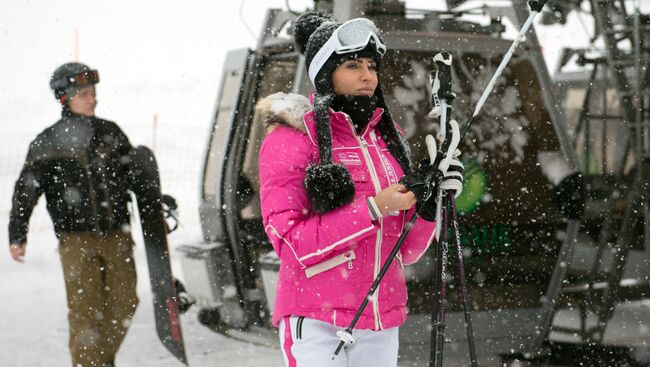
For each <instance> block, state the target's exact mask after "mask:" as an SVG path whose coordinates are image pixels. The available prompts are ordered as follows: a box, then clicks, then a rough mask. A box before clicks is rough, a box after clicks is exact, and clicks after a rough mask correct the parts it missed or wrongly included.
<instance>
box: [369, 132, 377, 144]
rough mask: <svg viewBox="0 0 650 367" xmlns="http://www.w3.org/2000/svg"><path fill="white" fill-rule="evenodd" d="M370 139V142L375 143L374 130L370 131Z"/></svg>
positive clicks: (375, 135)
mask: <svg viewBox="0 0 650 367" xmlns="http://www.w3.org/2000/svg"><path fill="white" fill-rule="evenodd" d="M370 139H372V142H373V143H375V144H377V134H375V130H371V131H370Z"/></svg>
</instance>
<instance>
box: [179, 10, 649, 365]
mask: <svg viewBox="0 0 650 367" xmlns="http://www.w3.org/2000/svg"><path fill="white" fill-rule="evenodd" d="M584 2H585V3H589V4H590V5H591V7H589V9H593V10H589V11H588V12H589V14H590V15H591V16H592V18H593V19H594V20H595V24H596V31H597V32H596V34H595V35H594V38H593V40H592V41H596V39H597V38H599V39H601V40H603V42H604V44H605V47H602V52H601V54H600V55H599V56H597V57H592V56H590V54H589V53H588V52H586V51H583V50H580V49H575V50H566V51H565V52H564V54H563V55H564V56H565V57H564V61H567V60H571V59H576V58H577V59H578V61H579V62H578V63H577V64H578V65H579V66H581V67H583V69H584V70H583V71H582V72H578V73H576V72H572V73H568V72H563V71H562V70H558V72H557V73H556V80H551V76H550V75H549V73H548V71H547V66H546V64H545V62H544V58H543V55H542V52H541V48H540V45H539V44H538V41H537V37H536V35H535V31H534V29H531V31H529V33H528V35H527V38H526V40H525V42H523V44H522V47H520V49H519V50H518V51H517V53H516V55H515V57H514V58H513V59H512V60H511V61H510V64H509V65H508V67H507V68H506V70H505V72H504V73H503V75H502V77H501V78H499V80H498V81H497V84H496V87H495V89H494V92H493V94H492V95H491V96H490V97H489V98H488V100H487V102H486V105H485V107H484V109H483V112H482V114H481V115H480V116H479V117H477V118H476V119H475V120H474V123H473V125H472V127H471V129H470V130H469V131H468V133H467V135H466V136H465V139H464V141H463V142H462V143H461V150H462V151H463V152H464V154H463V155H464V156H465V159H466V161H465V165H466V177H465V188H464V191H463V194H462V196H461V197H460V198H459V199H458V201H457V206H458V210H459V213H460V218H459V221H460V226H461V233H462V239H461V241H462V244H463V247H464V262H465V266H466V274H467V279H468V281H469V284H468V288H469V294H470V301H471V306H472V320H473V323H474V333H475V344H476V348H477V352H478V354H479V355H480V356H481V358H483V359H484V360H486V359H485V358H487V360H497V359H498V360H500V361H503V363H505V364H506V365H507V364H508V363H511V362H513V361H516V360H531V361H537V362H539V363H552V364H553V365H563V363H564V365H577V363H578V362H576V361H580V363H583V364H582V365H612V366H614V365H619V364H617V363H628V362H625V361H629V364H621V365H635V364H634V363H639V365H643V364H642V363H644V362H643V361H645V363H650V356H648V355H647V349H644V346H646V345H647V343H648V342H649V341H650V325H648V321H647V315H648V312H647V309H648V307H650V304H648V299H650V293H649V292H650V283H649V281H648V279H649V278H648V276H649V273H650V262H649V261H650V226H648V225H647V224H646V223H647V222H648V220H650V210H649V208H648V202H647V200H648V199H647V196H646V195H645V193H646V191H648V187H650V186H648V185H649V184H650V170H649V169H648V162H650V160H649V159H650V125H649V124H648V122H649V113H648V107H649V106H650V88H649V87H648V64H647V63H648V52H649V50H648V47H647V45H648V40H649V38H648V36H649V35H650V27H649V25H650V21H649V19H650V17H649V16H648V15H645V14H638V12H637V14H636V15H631V13H632V12H630V11H629V9H626V7H625V6H626V2H625V1H622V0H621V1H615V0H611V1H608V0H590V1H587V0H585V1H584ZM447 3H448V7H449V11H423V10H411V9H406V8H405V6H404V4H403V3H402V2H400V1H391V0H384V1H380V0H375V1H363V0H354V1H337V0H330V1H324V0H321V1H317V2H315V6H316V7H317V8H318V9H321V10H324V11H328V12H330V13H333V14H334V16H335V17H336V18H337V19H338V20H339V21H344V20H347V19H351V18H354V17H357V16H362V15H363V16H365V17H368V18H370V19H372V20H373V21H374V22H375V23H376V24H377V25H378V27H379V28H380V29H381V30H382V34H383V37H384V40H385V42H386V44H387V46H388V52H387V53H386V55H385V57H384V61H383V62H382V70H381V79H382V85H383V87H384V95H385V97H386V101H387V103H388V105H389V106H390V108H391V112H392V114H393V116H394V118H395V119H396V120H397V121H398V122H399V123H400V125H401V126H402V127H403V129H404V131H405V133H406V137H407V138H408V139H409V142H410V144H411V147H412V151H413V155H414V161H418V160H419V159H421V158H423V157H424V156H425V154H426V147H425V146H424V144H423V141H424V136H425V135H426V134H429V133H435V131H436V122H435V121H432V120H430V119H428V118H427V117H426V115H427V113H428V111H429V109H430V106H429V102H428V101H430V90H429V88H428V83H429V79H428V76H429V73H430V72H431V71H432V70H433V56H434V55H435V54H436V53H438V52H441V51H447V52H449V53H451V54H452V56H453V58H454V63H453V67H452V74H453V80H454V82H453V91H454V92H455V93H456V95H457V98H456V100H455V102H454V116H453V117H454V118H455V119H456V120H458V121H459V122H460V123H461V124H462V122H464V121H466V120H467V118H468V117H469V115H470V114H471V112H472V111H473V109H474V106H475V105H476V102H477V100H478V98H479V97H480V95H481V93H482V91H483V88H485V86H486V85H487V83H488V81H489V80H490V78H491V77H492V74H493V73H494V71H495V70H496V68H497V66H498V64H499V62H500V61H501V58H502V57H503V55H504V54H505V53H506V52H507V51H508V49H509V47H510V44H511V43H512V39H508V38H506V37H504V31H505V30H506V28H505V25H504V24H505V22H510V24H512V25H513V26H514V27H516V28H517V29H518V28H520V27H521V25H522V24H523V23H524V21H525V20H526V18H527V17H528V14H529V12H528V6H527V2H526V1H524V0H513V1H512V4H511V5H510V6H501V7H495V6H487V5H482V6H480V7H479V8H474V9H470V8H468V7H467V6H465V7H464V9H465V10H462V9H461V6H462V5H467V4H462V3H463V1H451V0H448V1H447ZM558 4H559V5H558ZM582 6H583V4H582V2H581V1H579V0H572V1H567V2H564V1H563V2H553V1H551V2H549V5H548V7H547V10H546V11H545V12H546V14H544V20H545V21H546V22H550V21H559V22H561V21H562V20H563V19H566V14H567V13H568V12H569V11H572V10H579V11H582V12H585V10H582V8H581V7H582ZM628 8H629V5H628ZM628 13H629V14H628ZM477 14H478V15H482V16H483V18H486V19H490V21H489V22H487V23H486V22H482V23H480V22H477V21H476V20H468V19H476V17H474V18H468V16H475V15H477ZM606 14H609V15H606ZM612 14H614V15H612ZM619 15H620V16H619ZM563 16H564V18H562V17H563ZM296 17H297V14H296V13H294V12H292V11H290V10H279V9H275V10H270V11H269V12H268V13H267V17H266V21H265V24H264V27H263V32H262V33H261V34H260V37H259V41H258V44H257V46H256V48H255V49H240V50H233V51H230V52H228V55H227V58H226V62H225V64H224V66H223V76H222V80H221V88H220V92H219V96H218V99H217V103H216V104H217V107H216V112H215V115H214V119H213V121H212V125H213V129H212V133H211V136H210V138H209V141H208V144H207V150H206V157H205V162H204V166H203V178H202V182H201V189H200V193H201V206H200V218H201V224H202V230H203V239H204V241H203V242H202V243H197V244H188V245H184V246H180V247H179V248H178V252H179V254H180V255H181V256H180V258H181V265H182V268H183V274H184V277H185V282H186V288H187V292H188V293H190V294H191V295H192V296H193V297H194V298H195V299H196V300H197V304H198V306H199V307H200V311H199V312H198V314H199V320H200V321H201V322H202V323H203V324H205V325H206V326H208V327H210V328H211V329H213V330H214V331H216V332H220V333H223V334H224V335H228V336H230V337H234V338H240V339H243V340H248V341H252V342H256V343H260V344H263V345H269V346H276V345H277V336H276V335H275V330H274V329H273V328H272V327H271V325H270V319H271V317H270V316H271V312H272V305H273V300H274V297H275V281H276V277H277V268H278V261H279V260H278V259H277V257H276V256H274V254H273V251H272V248H271V246H270V244H269V242H268V240H267V237H266V234H265V232H264V229H263V225H262V218H261V210H260V202H259V194H258V193H259V190H258V189H259V179H258V171H257V166H258V162H257V159H258V156H259V149H260V146H261V142H262V140H263V139H264V134H265V129H264V126H263V116H260V115H258V114H256V113H255V110H254V106H255V104H256V102H257V101H258V99H260V98H262V97H265V96H267V95H269V94H272V93H275V92H285V93H289V92H294V93H301V94H308V93H309V92H310V91H311V90H312V89H313V86H312V85H311V84H310V82H309V79H308V76H307V71H306V69H305V67H304V60H303V58H302V56H301V55H300V54H299V53H298V52H297V51H296V50H294V47H293V43H292V40H291V36H290V31H291V29H290V28H291V23H292V21H293V20H294V19H295V18H296ZM626 40H627V41H629V42H627V43H626ZM625 44H628V45H631V46H632V47H627V48H626V46H625ZM560 65H563V63H562V62H561V63H560ZM585 70H586V71H585ZM578 170H580V171H581V172H582V173H583V176H584V178H585V181H586V187H587V201H586V205H585V207H586V209H585V214H584V215H583V216H582V217H581V218H579V219H567V218H566V217H565V216H564V215H563V214H562V212H561V211H560V210H559V209H558V207H557V205H554V202H553V200H554V191H555V185H556V184H557V182H554V176H557V175H558V172H560V171H565V172H575V171H578ZM434 246H435V244H434ZM433 256H434V255H433V251H430V254H429V255H428V256H425V257H424V258H423V259H422V260H421V261H420V262H419V263H417V264H415V265H413V266H409V267H406V268H405V272H406V274H407V282H408V286H409V318H408V321H407V323H406V324H405V325H404V326H403V327H402V328H401V329H400V343H401V346H400V365H404V366H411V365H413V366H416V365H424V364H425V363H428V358H429V352H428V349H429V336H430V315H431V308H432V302H433V301H432V300H433V293H434V292H435V291H436V290H434V289H433V286H432V285H433V281H434V279H433V276H434V274H435V269H434V267H435V263H436V261H435V259H434V258H433ZM453 263H454V262H452V265H453ZM450 274H456V271H455V269H453V266H452V269H450ZM454 281H455V280H452V283H453V282H454ZM455 293H456V292H454V291H453V289H452V290H451V291H450V292H448V296H449V297H450V298H449V299H448V303H447V309H448V315H447V338H448V339H449V343H450V346H448V347H447V348H445V352H446V353H445V358H446V360H448V362H449V365H462V363H461V364H454V363H455V362H454V361H457V360H459V359H458V358H461V359H462V357H464V356H467V355H468V351H467V346H468V343H467V336H466V334H465V325H464V316H463V312H462V304H461V303H460V302H459V300H458V298H457V297H455ZM630 305H636V306H635V307H636V308H640V309H642V310H643V309H644V308H645V309H646V313H645V314H644V315H645V316H639V314H638V313H634V312H632V313H633V316H632V317H631V318H632V320H627V322H628V323H627V324H625V322H626V320H621V319H620V317H619V316H620V315H619V314H620V312H619V310H620V309H621V308H622V307H628V306H630ZM630 307H631V306H630ZM634 317H638V318H639V319H634ZM643 317H646V319H645V320H643ZM621 325H623V326H621ZM626 325H627V326H626ZM620 327H627V329H626V332H624V333H622V335H614V334H616V333H615V332H616V330H618V329H619V328H620ZM646 348H647V347H646ZM585 351H589V353H592V354H594V355H595V357H593V358H591V359H585V358H587V357H586V353H585ZM644 353H646V354H644ZM495 356H496V357H495ZM598 356H600V357H598ZM495 358H496V359H495ZM599 358H600V359H599ZM608 358H609V359H608ZM644 358H647V359H646V360H644ZM465 361H466V359H465ZM621 361H623V362H621Z"/></svg>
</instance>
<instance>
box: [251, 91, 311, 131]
mask: <svg viewBox="0 0 650 367" xmlns="http://www.w3.org/2000/svg"><path fill="white" fill-rule="evenodd" d="M311 109H312V105H311V103H309V99H308V98H307V97H305V96H303V95H300V94H295V93H282V92H278V93H274V94H271V95H269V96H267V97H265V98H263V99H261V100H260V101H259V102H257V105H256V106H255V110H256V111H258V112H259V113H261V114H262V115H263V116H264V124H265V126H266V132H267V133H270V132H271V131H273V129H274V128H275V126H277V125H278V124H280V125H286V126H289V127H293V128H294V129H297V130H299V131H302V132H307V128H306V127H305V123H304V120H303V117H304V116H305V114H306V113H307V112H309V111H310V110H311Z"/></svg>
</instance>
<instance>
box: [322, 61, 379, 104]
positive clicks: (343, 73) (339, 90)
mask: <svg viewBox="0 0 650 367" xmlns="http://www.w3.org/2000/svg"><path fill="white" fill-rule="evenodd" d="M377 83H379V80H378V78H377V64H376V63H375V61H374V60H373V59H371V58H367V57H361V58H358V59H353V60H347V61H345V62H344V63H342V64H341V65H339V66H338V67H337V68H336V69H334V72H333V73H332V85H333V86H334V93H336V94H339V95H352V96H372V95H374V94H375V88H377Z"/></svg>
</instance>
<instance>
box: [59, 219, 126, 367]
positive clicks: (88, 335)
mask: <svg viewBox="0 0 650 367" xmlns="http://www.w3.org/2000/svg"><path fill="white" fill-rule="evenodd" d="M59 254H60V256H61V264H62V266H63V276H64V279H65V287H66V293H67V298H68V322H69V324H70V354H71V357H72V366H73V367H95V366H99V367H103V366H104V364H105V363H108V362H112V361H114V359H115V354H116V353H117V350H118V348H119V347H120V344H121V343H122V341H123V340H124V337H125V335H126V332H127V330H128V328H129V324H130V323H131V318H132V317H133V314H134V313H135V309H136V307H137V305H138V297H137V294H136V271H135V263H134V260H133V239H132V238H131V235H130V234H127V233H123V232H120V231H115V232H109V233H108V234H107V235H105V236H103V235H98V234H94V233H64V234H61V235H60V242H59Z"/></svg>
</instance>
